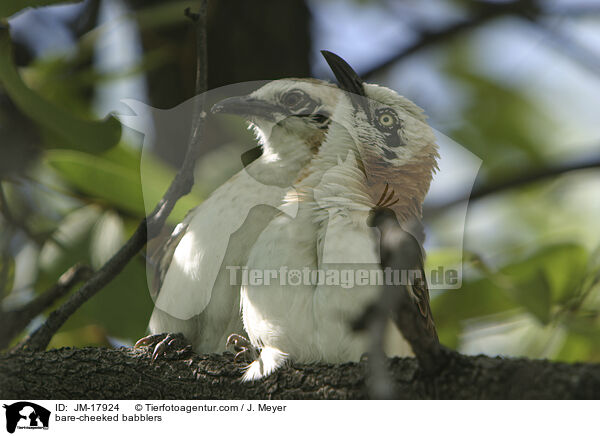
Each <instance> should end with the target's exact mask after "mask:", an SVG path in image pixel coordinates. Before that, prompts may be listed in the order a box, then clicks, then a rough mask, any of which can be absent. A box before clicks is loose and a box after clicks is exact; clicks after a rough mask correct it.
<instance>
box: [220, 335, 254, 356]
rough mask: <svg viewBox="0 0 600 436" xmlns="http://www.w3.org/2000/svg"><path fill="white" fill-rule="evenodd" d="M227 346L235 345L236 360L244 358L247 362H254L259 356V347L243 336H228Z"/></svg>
mask: <svg viewBox="0 0 600 436" xmlns="http://www.w3.org/2000/svg"><path fill="white" fill-rule="evenodd" d="M227 346H228V347H229V346H231V347H233V349H234V351H235V352H236V354H235V357H234V358H233V360H234V362H237V361H238V360H240V359H241V360H243V361H246V362H252V361H254V360H256V359H257V357H258V349H257V348H256V347H255V346H254V345H252V343H251V342H250V341H249V340H248V339H246V338H245V337H243V336H240V335H236V334H232V335H229V337H228V338H227Z"/></svg>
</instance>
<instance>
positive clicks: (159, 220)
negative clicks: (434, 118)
mask: <svg viewBox="0 0 600 436" xmlns="http://www.w3.org/2000/svg"><path fill="white" fill-rule="evenodd" d="M206 3H207V0H200V1H199V13H198V14H197V18H196V19H195V20H194V27H195V30H196V35H197V44H196V45H197V47H196V56H197V65H198V67H197V71H196V94H199V97H196V98H197V99H198V101H197V105H196V109H197V112H196V113H195V114H194V124H193V131H192V133H191V138H190V141H189V143H188V148H187V151H186V155H185V160H184V162H183V165H182V167H181V168H180V170H179V171H178V173H177V175H176V176H175V179H174V180H173V182H172V183H171V185H170V186H169V189H168V190H167V192H166V194H165V195H164V197H163V198H162V199H161V200H160V202H159V203H158V204H157V206H156V208H155V209H154V211H153V212H152V213H151V214H150V216H149V217H148V218H147V219H144V220H143V221H142V222H141V223H140V224H139V226H138V228H137V229H136V231H135V232H134V234H133V236H132V237H131V238H130V239H129V240H128V241H127V242H126V243H125V245H123V246H122V247H121V249H120V250H119V251H118V252H117V253H116V254H115V255H114V256H113V257H112V258H111V259H109V260H108V262H106V263H105V264H104V265H103V266H102V267H101V268H100V269H99V270H98V271H97V272H96V273H94V274H93V275H92V277H91V278H90V279H89V280H88V281H87V282H86V283H85V284H84V285H83V286H82V287H81V289H79V291H78V292H76V293H75V294H74V295H72V296H71V298H69V300H67V302H66V303H65V304H63V305H62V306H61V307H59V308H58V309H57V310H55V311H54V312H52V313H51V314H50V316H49V317H48V319H47V320H46V322H45V323H44V324H42V325H41V326H40V327H39V328H38V329H37V330H36V331H35V332H33V333H32V334H31V336H30V337H29V338H28V339H27V340H26V341H25V342H24V344H23V347H22V348H23V349H27V350H32V351H38V350H43V349H45V348H46V347H47V346H48V343H49V342H50V339H51V338H52V336H53V335H54V334H55V333H56V332H57V331H58V329H60V327H61V326H62V325H63V324H64V323H65V321H66V320H67V319H69V317H70V316H71V315H73V313H75V311H76V310H77V309H79V307H81V305H82V304H83V303H85V302H86V301H88V300H89V299H90V298H91V297H93V296H94V295H95V294H96V293H98V291H100V290H101V289H102V288H104V287H105V286H106V285H107V284H108V283H110V282H111V281H112V280H113V279H114V278H115V277H116V276H117V275H118V274H119V273H120V272H121V271H122V270H123V269H124V268H125V266H126V265H127V263H129V261H130V260H131V259H132V258H133V257H135V256H136V254H137V253H138V252H139V251H140V250H141V249H142V248H144V246H145V245H146V242H147V241H148V239H152V238H154V237H155V236H157V235H158V234H159V232H160V229H162V227H163V226H164V223H165V221H166V220H167V217H168V216H169V214H170V213H171V211H172V210H173V207H174V206H175V204H176V203H177V201H178V200H179V199H180V198H181V197H183V196H184V195H186V194H188V193H189V192H190V191H191V189H192V186H193V184H194V167H195V164H196V161H197V159H198V156H199V155H200V148H201V132H202V130H203V126H204V118H205V116H206V114H205V113H204V112H203V110H202V103H203V102H204V99H203V97H202V94H204V92H206V89H207V87H206V83H207V78H206V13H207V10H206Z"/></svg>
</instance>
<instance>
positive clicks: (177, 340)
mask: <svg viewBox="0 0 600 436" xmlns="http://www.w3.org/2000/svg"><path fill="white" fill-rule="evenodd" d="M139 347H154V350H153V351H152V363H154V362H155V361H156V359H158V358H159V357H161V356H164V355H167V353H175V358H176V359H178V358H180V357H182V356H185V355H187V354H189V353H190V352H191V351H192V345H191V344H190V343H189V342H188V340H187V339H186V338H185V336H183V335H182V334H181V333H160V334H157V335H148V336H146V337H143V338H141V339H140V340H139V341H137V342H136V343H135V345H134V346H133V348H139Z"/></svg>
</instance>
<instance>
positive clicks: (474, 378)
mask: <svg viewBox="0 0 600 436" xmlns="http://www.w3.org/2000/svg"><path fill="white" fill-rule="evenodd" d="M150 357H151V351H150V350H141V349H137V350H131V349H120V350H110V349H102V348H85V349H69V348H63V349H57V350H50V351H47V352H28V351H21V352H18V353H16V354H12V355H2V356H0V397H2V398H29V399H32V400H36V399H53V400H57V399H98V400H99V399H138V400H139V399H365V398H368V392H367V388H366V385H367V383H368V380H366V379H365V376H364V374H365V363H363V362H361V363H347V364H342V365H325V364H322V365H312V366H306V365H294V366H293V367H290V368H286V369H283V370H281V371H279V372H277V373H275V374H273V375H272V376H270V377H268V378H267V379H265V380H263V381H259V382H254V383H247V384H246V383H241V382H240V377H241V374H242V372H241V368H240V366H239V364H236V363H234V362H233V355H231V354H224V355H214V354H212V355H203V356H199V355H196V354H190V355H188V356H186V358H185V359H181V358H180V359H174V357H173V356H171V358H170V359H169V358H167V360H162V361H159V362H157V363H156V364H154V365H151V364H150V363H149V362H150ZM386 365H387V369H388V372H389V374H390V377H391V382H392V383H393V388H394V390H395V392H397V393H398V396H399V397H400V398H404V399H575V398H578V399H591V398H596V399H598V398H600V364H572V365H570V364H566V363H556V362H549V361H545V360H527V359H502V358H492V357H487V356H463V355H459V354H456V353H448V354H447V365H446V366H445V367H444V368H443V369H441V370H440V371H439V372H438V373H436V374H434V375H427V374H425V373H424V372H423V371H421V370H420V369H419V365H418V364H417V361H416V360H415V359H410V358H406V359H399V358H395V359H391V360H389V361H386Z"/></svg>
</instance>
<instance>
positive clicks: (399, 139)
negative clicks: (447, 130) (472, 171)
mask: <svg viewBox="0 0 600 436" xmlns="http://www.w3.org/2000/svg"><path fill="white" fill-rule="evenodd" d="M323 55H324V56H325V58H326V60H327V62H328V63H329V65H330V67H331V68H332V70H333V72H334V74H335V76H336V78H337V80H338V82H339V87H340V88H341V89H342V90H343V91H346V92H345V93H344V95H343V96H342V97H340V99H339V103H338V105H337V106H336V109H335V111H334V113H333V115H332V120H333V122H335V123H339V124H341V125H342V126H343V127H344V128H345V129H346V130H347V131H348V133H349V135H350V136H351V137H352V138H353V140H354V141H355V143H356V146H357V147H356V148H357V149H358V151H359V154H360V159H361V162H362V166H363V169H364V172H365V176H366V180H367V184H368V187H369V191H370V194H371V197H372V198H373V199H374V201H375V202H377V199H381V197H382V196H384V197H390V198H389V200H388V201H389V202H394V206H393V209H394V210H395V211H396V212H397V213H398V214H399V215H401V216H400V218H403V219H406V218H409V217H412V216H420V214H421V205H422V203H423V200H424V197H425V194H426V193H427V191H428V190H429V185H430V183H431V179H432V177H433V172H434V171H435V170H436V169H437V158H438V157H439V154H438V148H437V145H436V144H435V135H434V133H433V130H432V129H431V127H429V125H428V124H427V122H426V116H425V115H424V113H423V110H422V109H421V108H420V107H418V106H417V105H416V104H414V103H413V102H411V101H410V100H408V99H407V98H405V97H403V96H401V95H399V94H398V93H396V92H395V91H393V90H391V89H389V88H386V87H383V86H378V85H373V84H367V83H364V82H363V81H362V80H361V79H360V77H359V76H358V75H357V74H356V72H355V71H354V70H353V69H352V68H351V67H350V66H349V65H348V64H347V63H346V62H345V61H344V60H343V59H342V58H340V57H339V56H337V55H335V54H333V53H331V52H323ZM396 200H397V201H396Z"/></svg>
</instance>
